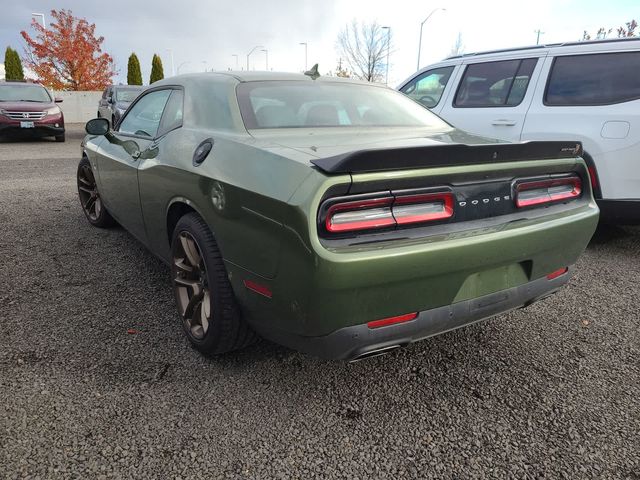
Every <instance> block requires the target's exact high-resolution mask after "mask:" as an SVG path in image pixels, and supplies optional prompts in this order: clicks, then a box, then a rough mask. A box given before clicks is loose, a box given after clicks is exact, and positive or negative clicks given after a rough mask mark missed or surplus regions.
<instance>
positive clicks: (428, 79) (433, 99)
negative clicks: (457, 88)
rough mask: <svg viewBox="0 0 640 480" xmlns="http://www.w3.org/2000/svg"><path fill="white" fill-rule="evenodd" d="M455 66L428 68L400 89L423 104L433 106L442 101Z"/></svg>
mask: <svg viewBox="0 0 640 480" xmlns="http://www.w3.org/2000/svg"><path fill="white" fill-rule="evenodd" d="M453 68H454V67H453V66H451V67H440V68H434V69H433V70H427V71H426V72H424V73H423V74H422V75H420V76H418V77H416V78H414V79H413V80H411V82H409V83H408V84H406V85H405V86H404V87H402V88H401V89H400V91H401V92H402V93H404V94H405V95H408V96H409V97H410V98H411V99H413V100H415V101H416V102H418V103H420V104H421V105H423V106H425V107H427V108H433V107H435V106H436V105H438V103H440V98H441V97H442V92H444V89H445V87H446V86H447V83H448V82H449V79H450V78H451V73H452V72H453Z"/></svg>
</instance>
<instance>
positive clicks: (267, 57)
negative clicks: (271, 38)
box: [261, 48, 269, 71]
mask: <svg viewBox="0 0 640 480" xmlns="http://www.w3.org/2000/svg"><path fill="white" fill-rule="evenodd" d="M261 51H262V52H264V55H265V57H264V59H265V67H266V70H267V71H269V50H267V49H266V48H263V49H262V50H261Z"/></svg>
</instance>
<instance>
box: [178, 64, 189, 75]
mask: <svg viewBox="0 0 640 480" xmlns="http://www.w3.org/2000/svg"><path fill="white" fill-rule="evenodd" d="M187 63H191V62H182V63H181V64H180V65H178V75H180V69H181V68H182V67H184V66H185V65H186V64H187Z"/></svg>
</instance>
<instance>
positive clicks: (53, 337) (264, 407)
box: [0, 126, 640, 479]
mask: <svg viewBox="0 0 640 480" xmlns="http://www.w3.org/2000/svg"><path fill="white" fill-rule="evenodd" d="M69 130H70V131H69V133H68V136H67V142H66V143H65V144H57V143H54V142H52V141H47V140H42V141H31V142H15V143H14V142H2V143H0V226H1V228H2V235H1V236H0V254H1V258H2V262H1V264H0V325H1V326H2V330H3V333H2V335H0V477H3V478H27V477H29V478H127V479H128V478H305V479H306V478H405V477H421V478H426V477H432V478H433V477H439V478H452V477H453V478H470V477H473V478H483V477H487V478H489V477H492V478H495V477H502V478H504V477H511V478H540V477H545V478H554V479H555V478H587V477H591V478H593V477H598V478H629V479H640V407H639V405H640V402H639V400H638V399H639V398H640V360H639V359H640V342H639V340H640V336H639V323H640V313H639V312H638V299H639V298H640V281H639V279H640V228H609V229H607V230H602V231H599V232H598V234H597V235H596V237H595V238H594V240H593V241H592V243H591V245H590V247H589V249H588V251H587V252H586V254H585V255H584V256H583V257H582V260H581V261H580V262H579V264H578V269H577V270H578V272H577V275H576V277H575V278H574V279H573V280H572V282H571V284H570V285H569V286H568V288H565V289H564V290H563V291H562V292H560V293H558V294H557V295H555V296H554V297H551V298H549V299H546V300H544V301H542V302H540V303H538V304H535V305H533V306H531V307H529V308H528V309H527V310H520V311H517V312H513V313H510V314H508V315H503V316H500V317H497V318H494V319H492V320H490V321H487V322H484V323H481V324H477V325H473V326H470V327H467V328H464V329H461V330H458V331H455V332H451V333H448V334H445V335H441V336H439V337H436V338H433V339H430V340H427V341H424V342H421V343H418V344H415V345H412V346H410V347H409V348H407V349H404V350H401V351H396V352H394V353H391V354H389V355H387V356H383V357H377V358H373V359H369V360H367V361H362V362H358V363H355V364H344V363H332V362H323V361H320V360H317V359H315V358H311V357H307V356H305V355H302V354H299V353H296V352H292V351H289V350H287V349H285V348H282V347H279V346H276V345H273V344H270V343H268V342H264V341H263V342H259V343H258V344H257V345H255V346H252V347H250V348H248V349H246V350H244V351H241V352H238V353H233V354H228V355H225V356H223V357H220V358H215V359H205V358H203V357H202V356H200V355H199V354H198V353H197V352H196V351H195V350H193V349H191V348H190V347H189V345H188V343H187V340H186V339H185V337H184V335H183V334H182V331H181V327H180V325H179V322H178V321H177V317H176V313H175V307H174V302H173V297H172V293H171V289H170V282H169V272H168V269H167V268H166V267H165V266H164V265H163V264H162V263H160V262H159V261H158V260H156V259H155V258H154V257H153V256H152V255H151V254H149V253H148V252H147V251H146V250H145V249H144V248H143V247H142V246H140V245H139V244H138V243H137V242H136V241H135V240H134V239H133V238H132V237H131V236H130V235H128V234H127V233H126V232H125V231H123V230H122V229H113V230H108V231H101V230H98V229H95V228H91V227H90V226H89V225H88V223H87V222H86V220H85V218H84V216H83V214H82V212H81V210H80V207H79V204H78V200H77V196H76V192H75V169H76V165H77V162H78V159H79V153H80V149H79V143H80V140H81V137H82V132H81V129H80V127H78V126H72V127H71V128H70V129H69ZM128 329H135V330H136V331H138V332H139V333H136V334H128V333H127V331H128Z"/></svg>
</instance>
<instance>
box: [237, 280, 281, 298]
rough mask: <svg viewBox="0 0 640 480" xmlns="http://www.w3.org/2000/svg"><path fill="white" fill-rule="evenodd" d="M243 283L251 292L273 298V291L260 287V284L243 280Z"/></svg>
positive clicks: (263, 286)
mask: <svg viewBox="0 0 640 480" xmlns="http://www.w3.org/2000/svg"><path fill="white" fill-rule="evenodd" d="M242 283H244V286H245V287H247V288H248V289H249V290H251V291H252V292H256V293H259V294H260V295H262V296H263V297H267V298H271V297H272V296H273V293H272V292H271V289H270V288H269V287H267V286H265V285H260V284H259V283H256V282H252V281H251V280H243V281H242Z"/></svg>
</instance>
